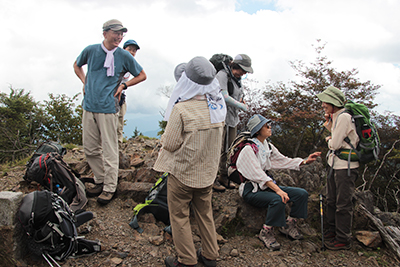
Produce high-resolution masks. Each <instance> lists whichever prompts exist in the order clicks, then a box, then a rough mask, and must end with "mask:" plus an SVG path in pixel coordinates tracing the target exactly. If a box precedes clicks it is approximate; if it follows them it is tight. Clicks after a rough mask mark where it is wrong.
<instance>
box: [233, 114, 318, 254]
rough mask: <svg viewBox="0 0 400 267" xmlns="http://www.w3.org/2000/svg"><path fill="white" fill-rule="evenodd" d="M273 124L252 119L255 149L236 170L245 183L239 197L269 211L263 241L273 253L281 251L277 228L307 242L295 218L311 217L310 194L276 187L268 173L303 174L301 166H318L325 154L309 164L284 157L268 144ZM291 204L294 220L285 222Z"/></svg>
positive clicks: (241, 159) (312, 157)
mask: <svg viewBox="0 0 400 267" xmlns="http://www.w3.org/2000/svg"><path fill="white" fill-rule="evenodd" d="M270 122H271V121H269V120H267V119H266V118H264V117H263V116H261V115H258V114H256V115H254V116H252V117H251V118H250V120H249V122H248V123H247V128H248V129H249V131H250V134H251V141H253V142H254V144H255V145H253V146H251V145H246V146H244V147H243V149H242V150H241V151H240V154H239V156H238V158H237V162H236V167H237V170H238V172H239V173H240V174H241V175H242V177H243V178H244V180H245V182H243V183H241V185H240V187H239V193H240V195H241V196H242V197H243V199H244V201H245V202H247V203H249V204H251V205H253V206H256V207H259V208H268V212H267V217H266V219H265V224H264V225H263V228H262V229H261V231H260V234H259V238H260V239H261V240H262V241H263V242H264V243H265V245H266V247H267V248H269V249H270V250H279V249H280V244H279V243H278V242H277V241H276V239H275V236H274V228H273V227H274V226H276V227H279V231H280V232H281V233H283V234H285V235H286V236H289V237H291V238H293V239H302V238H303V236H302V234H301V233H300V232H299V231H298V229H297V225H296V219H295V218H306V217H307V200H308V193H307V191H306V190H304V189H303V188H296V187H288V186H278V185H276V182H275V181H274V179H273V178H272V177H271V175H269V174H268V172H267V171H268V170H270V169H292V170H299V166H300V165H303V164H309V163H312V162H314V161H315V160H316V158H317V157H318V156H320V155H321V152H315V153H313V154H311V155H309V156H308V158H307V159H305V160H303V159H301V158H293V159H292V158H288V157H286V156H284V155H282V154H281V153H280V152H279V151H278V149H277V148H276V147H275V146H273V145H272V144H270V143H268V142H267V140H266V139H267V138H268V137H270V136H271V134H272V132H271V125H270ZM288 202H292V207H291V211H290V216H288V217H287V219H285V206H286V203H288Z"/></svg>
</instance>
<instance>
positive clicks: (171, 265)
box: [164, 256, 196, 267]
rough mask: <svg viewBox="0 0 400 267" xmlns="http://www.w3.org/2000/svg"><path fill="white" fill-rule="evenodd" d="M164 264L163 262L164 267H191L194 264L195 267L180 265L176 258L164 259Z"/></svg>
mask: <svg viewBox="0 0 400 267" xmlns="http://www.w3.org/2000/svg"><path fill="white" fill-rule="evenodd" d="M164 262H165V265H166V266H167V267H180V266H182V267H191V266H196V264H195V265H186V264H183V263H180V262H179V261H178V258H177V257H172V256H168V257H166V258H165V260H164Z"/></svg>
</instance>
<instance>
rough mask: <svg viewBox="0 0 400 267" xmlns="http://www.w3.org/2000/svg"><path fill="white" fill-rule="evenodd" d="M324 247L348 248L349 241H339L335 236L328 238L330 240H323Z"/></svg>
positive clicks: (334, 248) (349, 246)
mask: <svg viewBox="0 0 400 267" xmlns="http://www.w3.org/2000/svg"><path fill="white" fill-rule="evenodd" d="M324 243H325V247H326V248H327V249H330V250H341V249H346V250H347V249H350V248H351V243H350V242H343V241H339V240H337V239H336V238H334V239H332V240H330V241H325V242H324Z"/></svg>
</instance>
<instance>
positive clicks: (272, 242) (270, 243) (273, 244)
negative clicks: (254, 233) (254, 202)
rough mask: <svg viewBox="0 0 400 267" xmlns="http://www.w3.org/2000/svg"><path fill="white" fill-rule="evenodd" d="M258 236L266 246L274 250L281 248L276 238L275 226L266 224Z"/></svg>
mask: <svg viewBox="0 0 400 267" xmlns="http://www.w3.org/2000/svg"><path fill="white" fill-rule="evenodd" d="M258 238H259V239H260V240H261V241H263V242H264V244H265V246H266V247H267V248H268V249H270V250H272V251H275V250H280V248H281V245H280V244H279V243H278V242H277V241H276V239H275V233H274V227H271V228H268V227H267V226H266V225H264V226H263V228H262V229H261V231H260V234H259V235H258Z"/></svg>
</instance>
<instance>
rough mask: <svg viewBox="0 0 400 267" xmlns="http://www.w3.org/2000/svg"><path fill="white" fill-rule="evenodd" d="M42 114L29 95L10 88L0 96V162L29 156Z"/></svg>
mask: <svg viewBox="0 0 400 267" xmlns="http://www.w3.org/2000/svg"><path fill="white" fill-rule="evenodd" d="M42 121H43V113H42V112H41V111H40V109H39V108H38V102H35V101H34V99H33V97H32V96H31V95H30V93H29V92H28V93H25V91H24V90H23V89H14V88H12V86H11V87H10V94H9V95H6V94H5V93H1V94H0V129H1V130H0V146H1V150H0V162H4V161H9V160H12V161H14V160H17V159H20V158H24V157H26V156H27V155H29V153H30V151H31V150H32V147H34V143H35V139H36V137H37V132H40V131H41V130H42Z"/></svg>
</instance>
